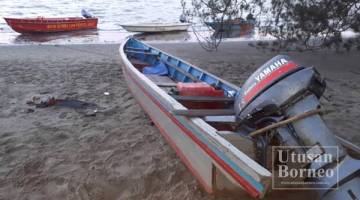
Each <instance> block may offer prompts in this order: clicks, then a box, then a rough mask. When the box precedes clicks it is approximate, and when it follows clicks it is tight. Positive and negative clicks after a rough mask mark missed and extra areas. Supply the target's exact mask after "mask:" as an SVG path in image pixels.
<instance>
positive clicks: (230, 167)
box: [120, 42, 271, 198]
mask: <svg viewBox="0 0 360 200" xmlns="http://www.w3.org/2000/svg"><path fill="white" fill-rule="evenodd" d="M125 43H126V42H124V43H122V45H121V47H120V55H121V58H122V59H121V60H122V68H123V73H124V77H125V80H126V82H127V85H128V88H129V90H130V91H131V93H132V94H133V95H134V97H135V99H136V100H137V102H138V103H139V104H140V105H141V107H142V108H143V109H144V111H145V112H146V113H147V114H148V116H149V117H150V118H151V120H152V121H153V122H154V124H155V125H156V126H157V128H158V129H159V130H160V132H161V134H162V135H163V137H164V138H165V139H166V140H167V142H168V143H169V144H170V145H171V146H172V148H173V149H174V150H175V151H176V153H177V154H178V156H179V157H180V158H181V160H182V161H183V163H184V164H185V165H186V166H187V167H188V169H189V170H190V171H191V172H192V174H193V175H194V176H195V177H196V178H197V180H198V181H199V183H200V184H201V185H202V186H203V188H204V189H205V190H206V191H207V192H208V193H213V192H217V191H231V192H235V193H242V192H243V190H245V191H246V192H248V193H249V194H250V195H251V196H252V197H257V198H261V197H263V196H264V194H265V192H266V190H267V189H268V187H269V185H270V178H271V174H270V173H269V172H268V171H267V170H265V169H263V168H262V167H260V166H259V165H257V164H255V162H253V161H250V160H249V158H248V157H247V156H246V155H245V154H243V153H240V152H239V153H238V154H231V152H232V150H225V148H227V147H231V145H230V144H229V143H226V142H223V143H222V144H219V143H221V142H222V141H223V139H221V138H217V139H218V140H217V141H216V140H215V139H214V138H212V137H218V136H217V135H216V131H214V130H213V129H212V128H211V127H209V126H207V125H206V124H205V122H204V121H202V120H201V119H199V118H188V117H185V116H179V115H176V114H173V112H172V109H174V108H176V107H177V106H176V105H175V104H176V103H175V104H174V102H173V100H172V99H171V97H169V96H167V95H166V93H165V92H164V91H163V90H162V89H160V88H159V87H157V86H156V85H155V84H154V83H153V82H151V81H150V80H149V79H148V78H147V77H146V76H144V75H143V74H142V73H140V72H139V71H138V70H137V69H136V68H135V67H134V66H132V64H131V63H130V61H129V60H128V59H127V56H126V54H125V53H124V50H123V49H124V45H125ZM222 148H224V149H222ZM233 156H236V157H237V158H232V157H233Z"/></svg>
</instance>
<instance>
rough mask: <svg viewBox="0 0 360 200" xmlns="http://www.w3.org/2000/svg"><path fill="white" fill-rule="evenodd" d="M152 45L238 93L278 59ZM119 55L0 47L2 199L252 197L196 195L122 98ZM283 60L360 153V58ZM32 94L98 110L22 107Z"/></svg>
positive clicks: (87, 48) (235, 47)
mask: <svg viewBox="0 0 360 200" xmlns="http://www.w3.org/2000/svg"><path fill="white" fill-rule="evenodd" d="M153 45H154V46H156V47H158V48H160V49H163V50H165V51H168V52H169V53H171V54H173V55H176V56H178V57H180V58H182V59H184V60H186V61H188V62H190V63H192V64H195V65H197V66H199V67H201V68H203V69H206V70H208V71H210V72H212V73H214V74H216V75H218V76H220V77H222V78H224V79H226V80H228V81H230V82H232V83H234V84H237V85H241V84H242V83H243V82H244V81H245V80H246V79H247V77H249V76H250V75H251V74H252V72H253V71H254V70H256V69H257V68H258V67H259V66H260V65H262V64H263V63H265V62H266V61H267V60H269V59H270V58H272V57H273V56H274V55H276V54H278V53H276V52H271V51H262V50H257V49H255V48H253V47H249V46H248V43H247V42H231V43H230V42H229V43H223V44H222V45H221V47H220V49H219V50H218V51H217V52H206V51H205V50H203V49H202V48H201V47H200V46H199V45H198V44H197V43H175V44H171V43H166V44H165V43H164V44H156V43H154V44H153ZM118 47H119V44H106V45H105V44H103V45H95V44H94V45H85V44H84V45H24V46H20V45H18V46H1V47H0V92H1V95H0V98H1V99H0V200H10V199H11V200H25V199H26V200H38V199H44V200H45V199H59V200H60V199H62V200H63V199H68V200H105V199H106V200H115V199H134V200H138V199H166V200H170V199H171V200H177V199H192V200H205V199H221V200H225V199H229V200H230V199H239V198H242V199H250V198H249V197H248V196H246V195H244V196H242V197H239V196H237V197H215V196H211V195H208V194H206V193H205V192H204V191H203V190H202V189H201V187H200V186H199V185H198V183H197V182H196V180H195V178H194V177H193V176H192V175H191V173H190V172H189V171H188V170H187V169H186V167H185V166H184V165H183V164H182V163H181V161H180V159H179V158H178V157H177V155H176V154H175V152H174V151H173V150H172V149H171V148H170V146H169V145H168V144H167V143H166V142H165V140H164V139H163V138H162V137H161V135H160V134H159V132H158V130H157V128H156V127H155V126H154V125H153V123H152V122H151V121H150V120H149V118H148V117H147V116H146V115H145V113H144V112H143V111H142V110H141V108H140V106H138V105H137V103H136V102H135V101H134V99H133V98H132V96H131V94H130V93H129V92H128V90H127V86H126V84H125V81H124V78H123V75H122V71H121V66H120V64H119V56H118ZM282 54H285V53H284V52H283V53H282ZM286 54H288V55H290V56H292V57H293V58H294V59H295V60H297V61H299V62H300V63H303V64H305V65H307V66H315V67H316V68H317V69H318V70H319V72H320V73H321V74H322V75H323V76H324V77H326V80H327V84H328V88H327V90H326V92H325V95H324V96H325V98H323V99H322V103H323V105H324V107H325V108H327V109H332V110H335V111H336V112H334V113H331V114H329V115H326V116H325V117H324V118H325V120H326V122H327V124H328V126H329V127H330V129H332V130H333V131H334V133H336V134H338V135H340V136H342V137H344V138H346V139H349V140H351V141H352V142H354V143H355V144H357V145H360V125H359V122H358V119H359V118H360V109H359V108H360V68H359V63H360V51H353V52H341V53H339V52H334V51H331V50H324V51H319V52H302V53H300V52H291V53H286ZM34 96H54V97H56V98H61V99H73V100H80V101H84V102H88V103H93V104H96V105H97V106H96V108H94V107H90V108H85V109H83V108H76V109H74V108H67V107H56V106H54V107H48V108H35V107H34V106H31V105H27V103H26V102H27V101H29V100H31V98H32V97H34ZM95 109H96V110H97V112H96V113H94V110H95ZM299 194H303V192H282V193H281V197H282V198H284V199H285V197H284V196H283V195H285V196H287V197H288V199H301V198H303V195H299ZM266 199H279V194H276V193H273V194H270V195H269V196H268V197H267V198H266Z"/></svg>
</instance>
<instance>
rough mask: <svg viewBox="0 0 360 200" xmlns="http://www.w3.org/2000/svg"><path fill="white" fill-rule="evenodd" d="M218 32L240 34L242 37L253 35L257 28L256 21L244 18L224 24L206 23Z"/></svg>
mask: <svg viewBox="0 0 360 200" xmlns="http://www.w3.org/2000/svg"><path fill="white" fill-rule="evenodd" d="M205 24H206V25H207V26H210V27H211V28H212V29H214V30H215V31H216V32H239V33H241V35H246V34H249V33H251V32H252V31H253V30H254V27H255V20H253V19H248V20H245V19H243V18H236V19H233V20H225V21H223V22H217V21H216V22H205Z"/></svg>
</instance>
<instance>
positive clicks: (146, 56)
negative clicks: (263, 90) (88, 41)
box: [124, 39, 255, 159]
mask: <svg viewBox="0 0 360 200" xmlns="http://www.w3.org/2000/svg"><path fill="white" fill-rule="evenodd" d="M124 52H125V53H126V55H127V57H128V60H129V61H130V62H131V63H132V65H133V66H134V67H135V68H136V69H137V70H139V71H140V72H142V73H143V74H144V75H145V76H146V77H147V78H148V79H150V80H151V81H152V82H153V83H155V84H156V85H157V86H158V87H159V88H161V89H162V90H164V91H165V92H167V94H169V95H170V96H172V97H173V98H174V99H175V100H177V101H178V102H179V103H181V104H182V105H183V106H184V107H186V108H187V110H173V111H172V112H173V114H175V115H182V116H187V117H200V118H202V119H203V120H204V121H205V122H207V123H208V124H209V125H210V126H212V127H213V128H215V129H216V130H217V132H218V134H219V135H221V136H222V137H223V138H225V139H226V140H227V141H228V142H230V143H231V144H233V145H234V146H235V147H237V148H239V149H241V150H242V151H243V152H244V153H246V154H247V155H248V156H250V157H252V158H253V159H255V153H254V152H253V149H254V146H253V145H254V142H253V141H252V139H251V138H250V137H248V135H246V134H245V132H244V134H242V131H239V130H238V128H237V123H236V120H235V119H236V118H235V112H234V100H235V95H236V94H237V91H238V90H239V88H237V87H236V86H234V85H231V84H230V83H227V82H225V81H223V80H221V79H219V78H217V77H216V76H214V75H212V74H210V73H208V72H206V71H203V70H201V69H199V68H197V67H194V66H191V65H189V64H187V63H185V62H183V61H181V60H179V59H176V58H174V57H172V56H170V55H168V54H165V53H163V52H161V51H159V50H157V49H153V48H151V47H149V46H145V45H143V44H142V43H140V42H137V41H136V40H135V39H130V41H129V42H128V43H127V45H125V49H124ZM160 63H162V64H164V65H165V66H166V68H167V73H165V74H161V75H159V74H151V73H150V74H147V73H144V72H145V71H146V70H145V69H146V68H149V67H150V68H156V66H157V65H159V64H160ZM204 91H208V92H204Z"/></svg>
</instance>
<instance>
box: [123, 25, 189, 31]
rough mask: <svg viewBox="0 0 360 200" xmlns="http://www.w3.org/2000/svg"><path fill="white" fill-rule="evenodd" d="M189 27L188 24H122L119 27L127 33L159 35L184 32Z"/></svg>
mask: <svg viewBox="0 0 360 200" xmlns="http://www.w3.org/2000/svg"><path fill="white" fill-rule="evenodd" d="M190 25H191V24H190V23H139V24H123V25H121V26H122V27H123V28H124V29H125V30H126V31H129V32H143V33H159V32H173V31H186V30H187V29H188V28H189V26H190Z"/></svg>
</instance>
